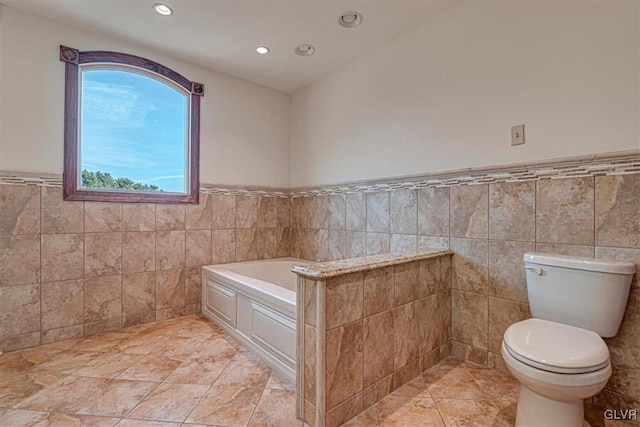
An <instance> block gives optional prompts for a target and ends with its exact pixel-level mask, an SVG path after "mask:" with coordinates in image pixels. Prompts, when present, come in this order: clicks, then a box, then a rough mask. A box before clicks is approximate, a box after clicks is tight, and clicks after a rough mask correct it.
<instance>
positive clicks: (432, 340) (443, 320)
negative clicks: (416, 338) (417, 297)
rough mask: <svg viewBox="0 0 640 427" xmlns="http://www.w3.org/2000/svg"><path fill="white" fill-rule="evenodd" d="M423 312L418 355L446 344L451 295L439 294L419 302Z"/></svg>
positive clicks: (449, 323) (449, 330)
mask: <svg viewBox="0 0 640 427" xmlns="http://www.w3.org/2000/svg"><path fill="white" fill-rule="evenodd" d="M418 307H419V310H423V313H422V316H423V320H422V322H421V323H420V355H421V356H422V355H425V354H427V353H429V352H431V351H433V350H435V349H437V348H438V347H439V346H441V345H442V344H444V343H445V342H447V341H448V340H449V338H450V334H451V314H452V313H451V293H450V292H449V291H447V292H439V293H437V294H434V295H431V296H429V297H427V298H425V299H423V300H421V301H419V306H418Z"/></svg>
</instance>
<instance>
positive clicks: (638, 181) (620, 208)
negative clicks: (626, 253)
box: [595, 174, 640, 248]
mask: <svg viewBox="0 0 640 427" xmlns="http://www.w3.org/2000/svg"><path fill="white" fill-rule="evenodd" d="M639 198H640V174H635V175H618V176H598V177H596V187H595V206H596V244H597V245H600V246H616V247H630V248H640V225H638V224H640V213H639V209H638V199H639Z"/></svg>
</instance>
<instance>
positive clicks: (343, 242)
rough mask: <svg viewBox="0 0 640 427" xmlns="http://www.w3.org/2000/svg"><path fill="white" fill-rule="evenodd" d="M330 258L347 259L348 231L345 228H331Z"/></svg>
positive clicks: (329, 234)
mask: <svg viewBox="0 0 640 427" xmlns="http://www.w3.org/2000/svg"><path fill="white" fill-rule="evenodd" d="M328 236H329V259H332V260H338V259H345V258H347V256H346V249H347V232H346V231H344V230H329V233H328Z"/></svg>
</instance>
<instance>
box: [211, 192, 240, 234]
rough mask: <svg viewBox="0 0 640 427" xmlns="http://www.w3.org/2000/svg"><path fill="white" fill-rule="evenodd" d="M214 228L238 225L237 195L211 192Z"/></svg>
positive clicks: (212, 224)
mask: <svg viewBox="0 0 640 427" xmlns="http://www.w3.org/2000/svg"><path fill="white" fill-rule="evenodd" d="M209 199H210V200H211V217H212V223H211V226H212V228H235V227H236V196H227V195H225V194H210V195H209Z"/></svg>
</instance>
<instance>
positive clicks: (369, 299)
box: [364, 266, 395, 316]
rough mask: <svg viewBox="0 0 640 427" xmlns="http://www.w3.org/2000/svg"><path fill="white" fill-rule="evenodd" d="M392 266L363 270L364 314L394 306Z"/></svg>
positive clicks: (374, 312)
mask: <svg viewBox="0 0 640 427" xmlns="http://www.w3.org/2000/svg"><path fill="white" fill-rule="evenodd" d="M394 283H395V275H394V267H393V266H390V267H385V268H378V269H374V270H370V271H365V272H364V315H365V316H370V315H372V314H376V313H380V312H382V311H385V310H389V309H391V308H393V306H394Z"/></svg>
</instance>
